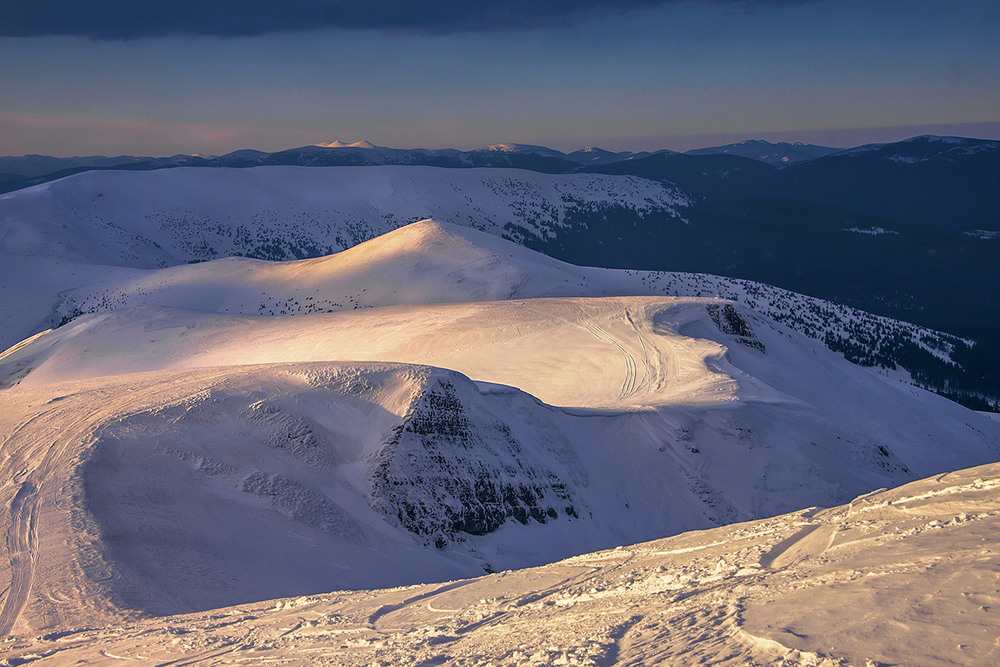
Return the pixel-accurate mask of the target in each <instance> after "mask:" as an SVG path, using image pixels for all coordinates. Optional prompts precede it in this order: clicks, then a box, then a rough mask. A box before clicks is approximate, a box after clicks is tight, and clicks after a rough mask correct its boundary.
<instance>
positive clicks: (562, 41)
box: [0, 0, 1000, 156]
mask: <svg viewBox="0 0 1000 667" xmlns="http://www.w3.org/2000/svg"><path fill="white" fill-rule="evenodd" d="M3 15H4V16H3V20H2V22H0V62H2V67H0V155H23V154H30V153H38V154H47V155H56V156H71V155H94V154H103V155H118V154H133V155H157V156H162V155H173V154H176V153H197V154H212V155H219V154H224V153H227V152H230V151H233V150H237V149H243V148H256V149H259V150H266V151H275V150H281V149H286V148H292V147H296V146H302V145H308V144H313V143H321V142H331V141H333V140H335V139H339V140H341V141H347V142H353V141H358V140H362V139H364V140H368V141H371V142H372V143H374V144H377V145H384V146H392V147H396V148H417V147H424V148H461V149H472V148H477V147H480V146H484V145H489V144H495V143H527V144H541V145H545V146H549V147H552V148H556V149H559V150H565V151H571V150H575V149H577V148H580V147H583V146H599V147H602V148H606V149H609V150H655V149H660V148H669V149H673V150H687V149H691V148H697V147H703V146H711V145H718V144H722V143H729V142H732V141H740V140H743V139H751V138H758V139H768V140H771V141H804V142H809V143H818V144H823V145H829V146H837V147H848V146H855V145H859V144H863V143H869V142H878V141H896V140H900V139H903V138H906V137H909V136H915V135H918V134H950V135H961V136H973V137H980V138H992V139H1000V39H998V38H997V36H996V30H997V26H1000V2H998V1H997V0H954V1H952V2H940V1H939V0H878V1H873V0H864V1H860V0H617V1H615V0H497V1H493V2H490V1H488V0H480V1H477V2H470V1H468V0H437V1H434V0H429V1H427V2H413V0H360V1H359V0H340V1H337V0H283V1H282V2H276V1H274V0H93V1H92V2H81V1H80V0H3Z"/></svg>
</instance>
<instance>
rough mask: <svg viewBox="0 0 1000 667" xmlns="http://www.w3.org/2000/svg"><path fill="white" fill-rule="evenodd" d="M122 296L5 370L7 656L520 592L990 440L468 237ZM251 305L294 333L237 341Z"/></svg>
mask: <svg viewBox="0 0 1000 667" xmlns="http://www.w3.org/2000/svg"><path fill="white" fill-rule="evenodd" d="M116 271H123V270H122V269H118V270H116ZM128 271H131V273H130V274H126V273H116V276H117V277H116V276H115V275H109V277H108V278H107V282H106V283H105V287H107V286H110V285H111V283H112V282H113V281H114V280H115V279H120V280H121V282H120V284H119V287H118V290H119V291H118V294H119V295H121V301H120V303H118V304H112V303H110V300H109V303H108V304H106V307H104V308H101V309H98V310H97V311H96V312H95V313H93V314H89V315H84V316H80V317H78V318H76V319H74V320H72V321H71V322H69V323H67V324H66V325H64V326H62V327H60V328H58V329H56V330H54V331H52V332H49V333H47V334H43V335H40V336H37V337H35V338H34V339H33V340H29V341H26V342H25V343H24V344H23V345H20V346H17V347H16V348H15V349H12V350H10V351H8V352H7V353H5V354H4V355H3V356H2V357H0V375H2V377H3V378H4V383H5V384H7V385H10V384H12V383H15V382H16V383H17V384H16V386H13V387H12V388H8V389H4V390H2V395H3V398H4V405H5V409H4V410H3V411H2V412H0V437H3V438H4V439H5V440H4V442H5V444H4V448H5V451H6V452H7V453H8V458H7V459H6V462H5V463H3V464H0V465H2V466H4V470H8V473H7V477H8V478H9V479H11V480H13V481H12V482H11V483H10V484H8V485H7V486H6V487H5V491H4V492H5V493H6V494H7V496H6V497H5V502H9V503H10V506H11V508H12V511H11V512H10V513H9V514H7V515H5V516H9V517H10V519H8V524H7V526H8V532H9V534H10V535H11V538H10V540H12V542H10V543H11V544H15V545H18V548H19V549H21V550H22V551H23V552H24V553H26V554H28V555H27V556H26V557H25V558H23V559H15V560H13V561H12V562H11V566H10V573H11V574H10V576H11V577H12V580H13V581H15V582H17V586H14V587H13V590H14V591H15V592H14V593H13V594H12V595H11V596H10V598H9V599H10V600H12V602H11V603H10V604H7V605H5V607H4V610H0V624H7V625H8V626H9V628H13V627H14V626H15V625H16V624H21V626H20V627H30V628H41V627H49V626H51V625H52V624H55V623H67V624H69V623H79V622H82V619H91V621H90V622H94V621H93V619H101V622H105V621H107V622H110V621H112V620H116V619H121V618H123V617H128V616H129V615H130V614H133V613H136V612H142V613H155V614H163V613H175V612H180V611H194V610H200V609H208V608H212V607H218V606H225V605H229V604H237V603H244V602H249V601H253V600H259V599H263V598H267V597H275V596H281V595H291V594H309V593H317V592H321V591H324V590H330V589H334V588H344V587H374V586H380V585H399V584H408V583H418V582H426V581H433V580H443V579H451V578H454V577H457V576H470V575H473V574H476V573H480V572H482V571H484V570H502V569H509V568H512V567H523V566H526V565H534V564H540V563H545V562H550V561H552V560H554V559H558V558H562V557H566V556H570V555H573V554H579V553H584V552H588V551H593V550H595V549H599V548H606V547H611V546H614V545H617V544H630V543H633V542H636V541H640V540H646V539H653V538H656V537H660V536H663V535H668V534H674V533H678V532H681V531H684V530H691V529H697V528H705V527H709V526H712V525H719V524H724V523H730V522H732V521H739V520H744V519H751V518H759V517H764V516H770V515H773V514H776V513H781V512H784V511H788V510H792V509H795V508H801V507H804V506H809V505H825V504H833V503H838V502H843V501H846V500H848V499H850V498H851V497H853V496H855V495H857V494H858V493H862V492H866V491H870V490H872V489H875V488H878V487H883V486H895V485H898V484H900V483H903V482H906V481H910V480H913V479H916V478H919V477H923V476H926V475H929V474H932V473H938V472H946V471H948V470H952V469H954V468H957V467H967V466H971V465H976V464H981V463H986V462H989V461H994V460H996V459H997V457H998V456H1000V423H997V422H995V421H993V420H990V419H988V418H986V417H984V416H981V415H978V414H976V413H973V412H970V411H968V410H966V409H964V408H961V407H960V406H958V405H956V404H954V403H951V402H949V401H946V400H944V399H942V398H940V397H936V396H934V395H931V394H928V393H926V392H923V391H921V390H918V389H916V388H912V387H906V386H904V385H901V384H898V383H895V382H894V381H889V380H886V379H884V378H879V377H877V376H876V375H874V374H872V373H871V372H869V371H867V370H865V369H862V368H859V367H857V366H854V365H852V364H849V363H847V362H846V361H845V360H844V359H843V358H842V357H841V356H840V355H838V354H836V353H833V352H831V351H829V350H827V349H826V348H824V347H823V346H822V345H820V344H819V343H818V342H816V341H813V340H811V339H809V338H806V337H805V336H802V335H800V334H798V333H796V332H794V331H792V330H790V329H789V328H787V327H785V326H782V325H780V324H777V323H775V322H774V321H773V320H771V319H769V318H767V317H764V316H761V315H760V314H759V313H757V312H755V311H754V309H752V308H751V307H750V306H749V305H746V304H743V303H732V302H727V301H721V300H719V299H717V298H704V297H702V298H697V297H692V298H676V297H667V296H598V292H602V291H606V290H609V288H614V287H617V288H618V291H620V292H625V293H626V294H627V291H626V290H627V289H628V287H629V286H636V285H643V281H642V278H641V277H638V278H637V276H635V275H633V274H631V273H627V272H608V271H597V270H587V269H577V268H575V267H567V266H566V265H563V264H561V263H558V262H555V261H554V260H550V259H548V258H545V257H542V256H538V255H535V254H534V253H530V252H529V251H527V250H525V249H523V248H519V247H517V246H515V245H513V244H510V243H508V242H505V241H503V240H501V239H497V238H496V237H492V236H489V235H486V234H482V233H479V232H476V231H475V230H471V229H466V228H460V227H453V226H443V225H438V224H434V223H430V222H425V223H419V224H416V225H411V226H409V227H406V228H404V229H401V230H399V231H397V232H395V233H393V234H390V235H387V236H385V237H380V238H378V239H375V240H373V241H371V242H369V243H365V244H362V245H359V246H358V247H356V248H353V249H351V250H349V251H345V252H343V253H341V254H339V255H334V256H333V257H329V258H321V259H317V260H306V261H302V262H292V263H280V264H271V263H264V262H260V261H252V260H238V259H237V260H232V259H231V260H220V261H216V262H208V263H203V264H198V265H191V266H179V267H174V268H172V269H165V270H158V271H151V272H143V273H140V272H138V271H136V270H128ZM171 274H173V275H172V276H171ZM647 279H649V277H648V276H647ZM144 281H145V282H144ZM258 289H260V291H261V293H262V295H267V294H268V292H269V291H270V293H271V295H273V296H275V297H277V296H283V297H284V299H285V300H286V302H287V303H286V304H285V306H286V308H285V310H286V312H285V313H284V314H283V313H281V312H280V311H274V310H273V309H271V308H268V309H267V314H265V315H260V314H256V315H254V314H245V311H242V312H243V314H236V313H237V311H238V310H239V309H238V308H236V304H242V305H243V306H244V307H245V308H246V309H248V310H250V311H251V312H253V310H254V309H257V311H258V312H260V311H259V304H258V303H256V302H252V301H251V302H249V303H248V302H247V299H248V298H249V297H250V296H251V295H254V296H256V292H257V291H258ZM353 290H358V291H357V292H356V293H355V294H353V295H351V294H348V292H351V291H353ZM310 291H311V294H307V293H308V292H310ZM580 292H583V293H584V294H586V296H570V295H573V294H579V293H580ZM285 295H288V296H285ZM308 296H311V297H312V298H313V299H314V300H320V299H326V300H328V301H329V302H330V303H326V304H322V305H320V306H319V307H317V308H313V309H312V312H311V313H308V314H307V312H306V311H309V310H310V306H308V305H307V304H308V300H307V299H306V297H308ZM344 296H353V297H354V302H353V303H351V302H350V301H349V300H347V299H344ZM340 300H344V301H346V302H345V303H341V302H340ZM393 304H396V305H393ZM190 306H197V307H200V308H201V310H192V309H191V308H190ZM297 306H298V307H299V310H301V311H302V313H301V314H299V315H298V316H296V317H291V316H289V312H288V311H289V309H294V308H295V307H297ZM227 309H229V312H227ZM322 311H333V312H322ZM272 313H273V314H272ZM33 535H42V536H43V539H44V540H46V541H39V539H38V538H37V537H33ZM55 536H60V537H59V538H58V543H59V544H62V545H63V546H61V547H59V548H57V549H55V548H53V547H50V546H47V545H49V544H53V542H51V540H54V539H56V538H55ZM331 554H333V556H331ZM400 559H402V560H400ZM404 561H405V566H404V565H402V564H401V563H403V562H404ZM25 568H27V569H25ZM265 573H266V576H265ZM73 590H75V591H81V593H79V594H76V595H70V593H69V591H73ZM67 598H73V599H74V600H77V602H74V603H73V604H69V605H63V606H61V607H59V610H58V611H53V607H52V603H51V600H52V599H67ZM47 619H48V620H47ZM53 619H58V620H53ZM0 627H3V626H2V625H0Z"/></svg>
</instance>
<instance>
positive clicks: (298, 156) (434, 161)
mask: <svg viewBox="0 0 1000 667" xmlns="http://www.w3.org/2000/svg"><path fill="white" fill-rule="evenodd" d="M838 150H839V149H836V148H827V147H824V146H812V145H808V144H799V143H796V144H788V143H780V144H772V143H769V142H767V141H760V140H749V141H744V142H741V143H738V144H729V145H726V146H716V147H712V148H700V149H697V150H695V151H688V154H698V155H709V154H712V155H714V154H732V155H740V156H743V157H747V158H752V159H757V160H760V161H762V162H766V163H768V164H775V165H787V164H793V163H796V162H802V161H805V160H811V159H815V158H817V157H822V156H824V155H827V154H829V153H833V152H836V151H838ZM659 154H675V152H674V151H669V150H658V151H641V152H638V153H634V152H632V151H619V152H613V151H607V150H604V149H602V148H595V147H593V146H587V147H585V148H581V149H579V150H576V151H573V152H572V153H563V152H561V151H557V150H554V149H551V148H546V147H545V146H533V145H530V144H495V145H492V146H484V147H482V148H477V149H475V150H471V151H461V150H457V149H453V148H435V149H427V148H412V149H398V148H387V147H385V146H376V145H375V144H372V143H371V142H368V141H356V142H352V143H348V142H344V141H339V140H334V141H331V142H320V143H317V144H313V145H310V146H300V147H299V148H292V149H289V150H283V151H276V152H273V153H267V152H265V151H258V150H253V149H243V150H238V151H233V152H232V153H227V154H225V155H220V156H205V155H184V154H180V155H173V156H170V157H149V156H145V157H144V156H135V155H118V156H115V157H108V156H104V155H90V156H86V157H66V158H58V157H51V156H48V155H21V156H7V157H0V191H10V190H12V189H18V188H21V187H25V186H27V185H33V184H36V183H40V182H44V181H47V180H52V179H53V178H60V177H62V176H67V175H69V174H70V173H76V172H79V171H86V170H90V169H163V168H166V167H196V166H198V167H201V166H205V167H251V166H258V165H274V164H285V165H298V166H363V165H365V166H367V165H386V164H404V165H405V164H414V165H417V164H419V165H426V166H435V167H451V168H462V167H514V168H519V169H530V170H532V171H541V172H546V173H564V172H569V171H573V170H575V169H577V168H579V167H581V166H590V167H593V166H602V165H606V164H612V163H615V162H622V161H625V160H637V159H641V158H645V157H649V156H650V155H659Z"/></svg>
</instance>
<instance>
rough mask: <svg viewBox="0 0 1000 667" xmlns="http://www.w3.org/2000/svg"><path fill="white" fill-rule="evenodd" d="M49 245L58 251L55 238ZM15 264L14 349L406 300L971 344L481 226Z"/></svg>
mask: <svg viewBox="0 0 1000 667" xmlns="http://www.w3.org/2000/svg"><path fill="white" fill-rule="evenodd" d="M47 247H48V248H50V250H51V251H52V252H58V246H55V245H54V244H52V245H50V246H47ZM161 247H162V246H161ZM39 262H41V263H42V265H44V266H45V267H46V269H45V270H44V271H43V272H42V274H43V277H44V279H39V278H38V277H37V274H38V273H39V272H38V266H39ZM8 266H9V267H10V269H9V273H8V276H6V280H5V281H4V282H3V283H0V287H6V289H5V290H4V292H3V293H6V294H9V295H10V297H9V299H8V300H9V304H8V307H7V308H6V309H5V310H4V311H3V314H2V317H3V321H4V322H5V327H4V329H5V331H6V332H7V335H8V338H7V339H6V340H4V341H0V342H2V343H3V346H5V347H6V346H10V345H13V344H15V343H17V342H18V341H20V340H21V339H23V338H26V337H28V336H30V335H33V334H35V333H37V332H38V331H42V330H44V329H48V328H51V327H54V326H57V325H60V324H63V323H66V322H68V321H70V320H71V319H73V318H74V317H77V316H79V315H83V314H91V313H103V312H109V311H116V310H121V309H126V308H136V307H144V306H155V307H170V308H196V309H198V310H205V311H209V312H218V313H226V314H232V315H302V314H312V313H329V312H337V311H343V310H353V309H358V308H373V307H380V306H390V305H402V304H425V303H446V302H462V301H494V300H502V299H521V298H539V297H601V296H684V297H719V298H723V299H729V300H735V301H739V302H742V303H745V304H746V305H747V306H749V307H750V308H752V309H753V310H754V311H756V312H758V313H761V314H763V315H765V316H766V317H769V318H771V319H774V320H776V321H778V322H780V323H782V324H784V325H786V326H788V327H790V328H792V329H795V330H796V331H798V332H800V333H803V334H805V335H806V336H809V337H811V338H814V339H816V340H819V341H822V342H823V343H824V344H826V345H827V346H829V347H831V348H832V349H834V350H837V351H840V352H843V353H845V354H847V355H848V358H850V359H851V360H852V361H855V362H858V363H862V364H863V365H867V366H884V367H888V368H893V367H896V362H895V361H893V360H894V359H897V358H908V359H911V360H912V359H914V358H920V356H921V355H923V356H924V357H929V358H935V359H940V360H942V361H943V362H946V363H952V362H951V359H952V355H953V354H954V352H955V350H956V348H958V349H964V348H965V347H966V346H967V345H968V342H966V341H963V340H961V339H958V338H956V337H954V336H950V335H947V334H943V333H940V332H936V331H932V330H929V329H926V328H923V327H917V326H914V325H911V324H908V323H905V322H899V321H895V320H891V319H888V318H883V317H877V316H874V315H871V314H869V313H865V312H863V311H859V310H856V309H853V308H850V307H847V306H841V305H838V304H834V303H830V302H827V301H823V300H820V299H814V298H810V297H807V296H804V295H801V294H795V293H794V292H789V291H787V290H782V289H778V288H774V287H770V286H767V285H763V284H760V283H754V282H752V281H744V280H734V279H729V278H723V277H720V276H711V275H705V274H689V273H671V272H655V271H619V270H610V269H594V268H583V267H576V266H572V265H570V264H566V263H564V262H559V261H558V260H554V259H551V258H549V257H546V256H544V255H541V254H539V253H536V252H533V251H530V250H528V249H526V248H523V247H521V246H518V245H516V244H514V243H511V242H509V241H506V240H504V239H501V238H498V237H496V236H493V235H490V234H485V233H483V232H479V231H478V230H475V229H472V228H469V227H461V226H458V225H451V224H448V223H437V222H433V221H429V220H428V221H422V222H418V223H413V224H411V225H408V226H406V227H404V228H401V229H399V230H396V231H394V232H392V233H389V234H386V235H384V236H381V237H378V238H376V239H374V240H372V241H368V242H366V243H362V244H360V245H358V246H355V247H353V248H351V249H349V250H346V251H344V252H341V253H339V254H336V255H331V256H327V257H320V258H315V259H308V260H300V261H289V262H277V263H275V262H262V261H255V260H247V259H237V258H230V259H226V260H218V261H211V262H204V263H196V264H184V265H179V266H174V267H170V268H165V269H160V270H136V269H126V268H121V267H99V268H96V267H94V266H92V265H84V264H79V263H71V262H65V261H62V260H55V259H46V260H39V259H36V258H29V257H10V258H9V260H8ZM4 283H5V284H4ZM25 297H28V298H25ZM21 354H26V353H21ZM14 358H15V357H11V359H14ZM12 363H13V362H12V361H11V360H8V365H7V367H6V368H7V369H8V370H7V371H6V372H5V374H0V385H2V384H10V383H11V382H14V381H15V380H14V378H16V377H17V376H18V374H19V372H20V371H19V370H14V369H15V366H14V365H10V364H12ZM903 368H904V369H905V365H904V366H903ZM902 373H903V375H902V377H905V370H903V371H902Z"/></svg>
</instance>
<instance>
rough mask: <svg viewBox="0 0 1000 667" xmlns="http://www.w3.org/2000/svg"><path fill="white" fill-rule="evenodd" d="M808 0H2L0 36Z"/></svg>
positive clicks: (577, 14)
mask: <svg viewBox="0 0 1000 667" xmlns="http://www.w3.org/2000/svg"><path fill="white" fill-rule="evenodd" d="M807 1H810V0H493V1H486V0H482V1H478V0H436V1H430V2H419V1H418V0H341V1H337V0H153V1H147V0H6V1H5V2H3V3H2V4H0V8H2V9H0V36H8V37H30V36H40V35H72V36H79V37H90V38H92V39H101V40H121V39H137V38H141V37H162V36H166V35H215V36H219V37H241V36H251V35H262V34H266V33H274V32H291V31H306V30H323V29H342V30H381V31H398V32H411V33H421V34H448V33H456V32H498V31H505V30H518V29H523V28H545V27H557V26H567V25H573V24H576V23H579V22H582V21H586V20H588V19H593V18H600V17H606V16H614V15H621V14H625V13H628V12H631V11H633V10H637V9H643V8H648V7H655V6H657V5H664V4H671V3H682V2H686V3H688V4H691V3H700V4H715V5H732V6H736V7H743V8H747V9H754V8H759V7H763V6H773V5H788V4H798V3H801V2H807Z"/></svg>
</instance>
